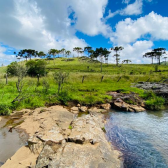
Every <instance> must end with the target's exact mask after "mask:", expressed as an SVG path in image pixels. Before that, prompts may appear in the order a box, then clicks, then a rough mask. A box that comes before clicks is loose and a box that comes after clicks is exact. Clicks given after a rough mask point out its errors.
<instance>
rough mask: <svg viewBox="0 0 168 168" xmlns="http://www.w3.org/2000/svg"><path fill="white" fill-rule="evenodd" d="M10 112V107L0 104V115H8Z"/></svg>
mask: <svg viewBox="0 0 168 168" xmlns="http://www.w3.org/2000/svg"><path fill="white" fill-rule="evenodd" d="M10 112H11V110H10V105H7V104H2V103H1V104H0V115H9V114H10Z"/></svg>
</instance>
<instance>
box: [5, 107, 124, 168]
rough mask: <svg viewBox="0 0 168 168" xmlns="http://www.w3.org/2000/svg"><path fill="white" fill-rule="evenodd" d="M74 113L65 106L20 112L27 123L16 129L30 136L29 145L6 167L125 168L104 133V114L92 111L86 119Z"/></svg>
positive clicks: (99, 110)
mask: <svg viewBox="0 0 168 168" xmlns="http://www.w3.org/2000/svg"><path fill="white" fill-rule="evenodd" d="M78 108H79V107H78ZM73 111H74V110H73ZM73 111H72V112H73ZM72 112H69V111H68V110H67V109H66V108H63V107H62V106H52V107H49V108H37V109H35V110H22V111H20V112H19V114H20V115H22V117H21V120H24V122H22V123H21V124H20V125H19V126H16V127H15V128H16V129H24V130H25V131H26V132H27V133H28V134H29V139H28V145H27V146H24V147H22V148H20V149H19V150H18V151H17V152H16V153H15V155H14V156H12V157H11V158H10V159H8V160H7V162H6V163H5V164H4V165H3V166H2V168H9V167H11V165H12V168H25V167H29V168H33V167H34V168H41V167H51V168H52V167H54V168H57V167H58V168H65V167H72V168H98V167H99V168H100V167H103V168H104V167H108V168H120V167H122V161H121V160H120V159H119V158H120V156H121V153H120V152H118V151H116V150H114V149H113V148H112V146H111V145H110V143H109V142H108V141H107V140H106V137H105V134H104V132H103V130H104V119H103V116H102V114H101V112H104V111H102V109H96V108H94V109H89V114H88V115H85V116H82V117H77V115H76V114H74V113H72ZM17 113H18V112H14V113H13V114H12V116H17ZM19 121H20V120H18V122H19Z"/></svg>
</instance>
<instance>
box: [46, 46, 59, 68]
mask: <svg viewBox="0 0 168 168" xmlns="http://www.w3.org/2000/svg"><path fill="white" fill-rule="evenodd" d="M57 51H58V50H56V49H50V50H49V51H48V54H49V55H52V56H53V58H54V65H55V56H56V55H57Z"/></svg>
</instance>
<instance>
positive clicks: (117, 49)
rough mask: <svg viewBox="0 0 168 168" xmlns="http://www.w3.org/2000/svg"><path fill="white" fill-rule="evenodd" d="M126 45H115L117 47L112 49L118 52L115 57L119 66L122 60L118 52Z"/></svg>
mask: <svg viewBox="0 0 168 168" xmlns="http://www.w3.org/2000/svg"><path fill="white" fill-rule="evenodd" d="M123 49H124V47H122V46H120V47H115V48H111V50H114V51H115V52H116V54H114V57H116V65H117V66H118V64H119V60H120V58H119V57H120V55H119V54H118V52H119V51H121V50H123Z"/></svg>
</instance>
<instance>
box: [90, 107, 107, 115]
mask: <svg viewBox="0 0 168 168" xmlns="http://www.w3.org/2000/svg"><path fill="white" fill-rule="evenodd" d="M88 111H89V113H90V114H91V115H94V114H95V113H105V112H106V111H107V110H104V109H98V108H97V107H93V108H90V109H89V110H88Z"/></svg>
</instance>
